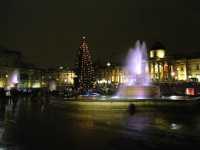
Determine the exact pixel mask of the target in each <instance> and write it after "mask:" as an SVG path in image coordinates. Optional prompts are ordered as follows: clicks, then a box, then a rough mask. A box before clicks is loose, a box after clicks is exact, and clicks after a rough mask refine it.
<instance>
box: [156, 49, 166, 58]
mask: <svg viewBox="0 0 200 150" xmlns="http://www.w3.org/2000/svg"><path fill="white" fill-rule="evenodd" d="M156 56H157V57H158V58H164V57H165V51H164V50H157V53H156Z"/></svg>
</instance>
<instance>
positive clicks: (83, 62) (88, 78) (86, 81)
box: [76, 36, 94, 90]
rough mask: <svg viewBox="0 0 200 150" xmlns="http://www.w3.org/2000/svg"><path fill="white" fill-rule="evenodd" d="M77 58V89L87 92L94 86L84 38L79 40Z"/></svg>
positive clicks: (89, 56) (91, 65)
mask: <svg viewBox="0 0 200 150" xmlns="http://www.w3.org/2000/svg"><path fill="white" fill-rule="evenodd" d="M77 58H78V60H77V68H76V74H77V78H78V87H79V88H80V89H82V90H89V89H91V88H92V87H93V85H94V68H93V64H92V59H91V55H90V51H89V48H88V44H87V41H86V37H85V36H83V37H82V38H81V42H80V48H79V51H78V57H77Z"/></svg>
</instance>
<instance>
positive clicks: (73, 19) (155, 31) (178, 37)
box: [0, 0, 200, 67]
mask: <svg viewBox="0 0 200 150" xmlns="http://www.w3.org/2000/svg"><path fill="white" fill-rule="evenodd" d="M0 17H1V20H0V44H1V45H3V46H5V47H8V48H13V49H19V50H21V51H22V53H23V54H24V56H25V58H26V60H27V61H30V62H32V63H36V64H38V65H42V66H49V67H53V66H56V65H60V64H66V65H68V66H71V65H73V63H74V60H75V54H76V51H77V49H78V47H79V41H80V35H81V34H83V33H86V35H87V36H88V42H89V47H90V50H91V53H92V54H93V55H95V56H94V58H93V59H101V60H104V59H108V58H109V57H110V56H118V55H124V54H126V53H127V49H128V47H129V46H130V44H131V43H132V42H133V41H136V40H137V39H141V40H145V41H146V42H147V44H148V46H150V45H151V44H152V43H153V42H155V41H161V42H162V43H163V44H164V45H165V46H166V47H167V49H168V50H169V51H176V52H178V53H182V52H188V51H198V50H200V44H199V43H200V2H199V1H198V0H71V1H70V0H4V1H1V2H0Z"/></svg>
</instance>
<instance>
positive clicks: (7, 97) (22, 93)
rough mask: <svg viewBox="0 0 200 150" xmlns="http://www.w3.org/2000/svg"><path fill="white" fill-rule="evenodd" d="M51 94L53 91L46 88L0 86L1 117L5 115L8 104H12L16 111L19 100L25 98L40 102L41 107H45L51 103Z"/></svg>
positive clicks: (13, 109)
mask: <svg viewBox="0 0 200 150" xmlns="http://www.w3.org/2000/svg"><path fill="white" fill-rule="evenodd" d="M50 95H52V93H51V92H50V91H49V90H48V89H46V88H42V89H18V88H11V89H5V88H0V118H3V117H4V113H5V110H6V106H8V105H10V106H11V107H12V111H13V113H14V112H15V109H16V106H17V102H18V101H19V100H23V99H25V100H30V101H32V102H39V103H40V105H41V107H42V108H43V109H44V106H46V105H47V104H48V103H49V96H50Z"/></svg>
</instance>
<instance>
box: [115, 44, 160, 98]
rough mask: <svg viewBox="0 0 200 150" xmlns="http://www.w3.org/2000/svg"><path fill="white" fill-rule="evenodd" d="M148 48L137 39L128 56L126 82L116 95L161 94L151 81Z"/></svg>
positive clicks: (136, 96) (120, 96)
mask: <svg viewBox="0 0 200 150" xmlns="http://www.w3.org/2000/svg"><path fill="white" fill-rule="evenodd" d="M147 59H148V56H147V48H146V44H145V43H144V42H142V43H141V42H140V41H137V42H136V44H135V47H134V48H131V49H130V51H129V54H128V56H127V61H126V67H125V68H124V72H125V82H124V84H122V85H120V87H119V90H118V92H117V94H116V96H115V97H118V98H134V99H145V98H155V97H159V96H160V89H159V87H157V86H154V85H152V84H151V82H150V78H149V70H148V62H147Z"/></svg>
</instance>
